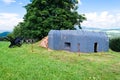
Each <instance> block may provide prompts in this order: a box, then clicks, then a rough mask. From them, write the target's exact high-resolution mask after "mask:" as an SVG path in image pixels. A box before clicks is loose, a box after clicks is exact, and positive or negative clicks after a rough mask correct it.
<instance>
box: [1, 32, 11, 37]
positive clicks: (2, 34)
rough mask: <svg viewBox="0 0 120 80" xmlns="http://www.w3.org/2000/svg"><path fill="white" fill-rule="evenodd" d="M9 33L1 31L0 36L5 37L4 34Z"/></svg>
mask: <svg viewBox="0 0 120 80" xmlns="http://www.w3.org/2000/svg"><path fill="white" fill-rule="evenodd" d="M9 33H10V32H2V33H0V37H5V36H7V35H8V34H9Z"/></svg>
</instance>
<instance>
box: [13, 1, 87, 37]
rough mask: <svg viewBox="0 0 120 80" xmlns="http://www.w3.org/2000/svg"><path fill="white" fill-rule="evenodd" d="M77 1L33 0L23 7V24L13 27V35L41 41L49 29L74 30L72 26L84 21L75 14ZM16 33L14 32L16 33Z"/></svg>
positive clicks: (83, 17) (83, 18)
mask: <svg viewBox="0 0 120 80" xmlns="http://www.w3.org/2000/svg"><path fill="white" fill-rule="evenodd" d="M77 3H78V1H77V0H33V1H32V3H31V4H28V5H27V6H25V8H26V11H27V14H26V15H25V16H24V22H23V23H20V24H19V25H18V26H17V27H15V29H14V32H13V33H15V35H18V34H20V35H21V36H23V37H29V38H38V39H41V38H43V37H45V36H47V35H48V32H49V31H50V30H51V29H57V30H61V29H74V25H75V24H78V25H79V26H80V23H81V22H83V21H84V20H86V18H85V16H84V15H79V14H78V13H77V11H76V10H77V5H76V4H77ZM17 29H19V30H20V31H19V33H17V32H16V31H18V30H17Z"/></svg>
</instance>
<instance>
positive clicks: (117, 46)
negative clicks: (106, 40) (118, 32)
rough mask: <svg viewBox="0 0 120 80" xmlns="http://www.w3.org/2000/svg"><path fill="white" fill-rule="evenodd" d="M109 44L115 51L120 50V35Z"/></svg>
mask: <svg viewBox="0 0 120 80" xmlns="http://www.w3.org/2000/svg"><path fill="white" fill-rule="evenodd" d="M109 46H110V49H112V50H113V51H116V52H120V37H119V38H113V39H111V40H110V44H109Z"/></svg>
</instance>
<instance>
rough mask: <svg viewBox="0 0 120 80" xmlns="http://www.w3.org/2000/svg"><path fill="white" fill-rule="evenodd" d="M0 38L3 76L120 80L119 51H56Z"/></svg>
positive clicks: (34, 79) (0, 72) (13, 79)
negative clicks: (0, 40) (4, 40)
mask: <svg viewBox="0 0 120 80" xmlns="http://www.w3.org/2000/svg"><path fill="white" fill-rule="evenodd" d="M38 45H39V43H35V44H33V52H32V45H31V44H23V45H22V46H21V47H15V48H8V46H9V42H0V80H120V53H118V52H113V51H111V50H110V51H109V52H99V53H92V54H84V53H72V52H68V51H54V50H47V49H45V48H42V47H39V46H38Z"/></svg>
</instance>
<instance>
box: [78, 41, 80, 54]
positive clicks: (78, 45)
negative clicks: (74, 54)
mask: <svg viewBox="0 0 120 80" xmlns="http://www.w3.org/2000/svg"><path fill="white" fill-rule="evenodd" d="M78 52H80V43H78Z"/></svg>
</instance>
